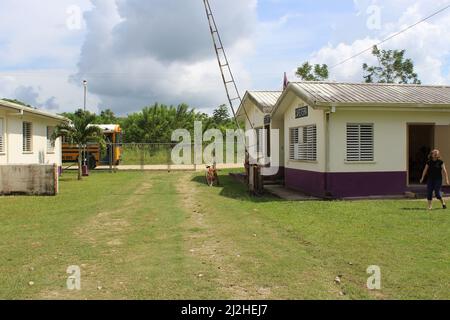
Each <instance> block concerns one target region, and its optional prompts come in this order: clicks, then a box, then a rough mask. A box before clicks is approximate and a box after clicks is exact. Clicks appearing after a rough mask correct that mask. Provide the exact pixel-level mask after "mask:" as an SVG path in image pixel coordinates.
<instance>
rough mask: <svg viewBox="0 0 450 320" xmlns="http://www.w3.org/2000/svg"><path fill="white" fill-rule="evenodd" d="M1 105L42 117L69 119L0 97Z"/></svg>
mask: <svg viewBox="0 0 450 320" xmlns="http://www.w3.org/2000/svg"><path fill="white" fill-rule="evenodd" d="M0 107H5V108H10V109H15V110H18V111H20V112H28V113H31V114H35V115H38V116H41V117H46V118H52V119H56V120H61V121H67V120H68V119H67V118H65V117H63V116H60V115H57V114H53V113H50V112H47V111H42V110H38V109H35V108H32V107H26V106H23V105H20V104H17V103H12V102H9V101H5V100H1V99H0Z"/></svg>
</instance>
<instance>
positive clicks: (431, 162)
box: [420, 150, 450, 210]
mask: <svg viewBox="0 0 450 320" xmlns="http://www.w3.org/2000/svg"><path fill="white" fill-rule="evenodd" d="M427 175H428V184H427V199H428V209H429V210H433V192H434V194H435V195H436V198H437V199H438V200H440V201H441V203H442V208H443V209H447V205H446V203H445V200H444V199H443V198H442V192H441V189H442V178H443V177H445V182H446V183H447V185H450V183H449V179H448V173H447V168H446V167H445V164H444V161H442V160H441V153H440V152H439V150H433V151H431V153H430V156H429V157H428V161H427V165H426V166H425V169H424V170H423V174H422V179H420V183H423V182H424V181H425V177H426V176H427Z"/></svg>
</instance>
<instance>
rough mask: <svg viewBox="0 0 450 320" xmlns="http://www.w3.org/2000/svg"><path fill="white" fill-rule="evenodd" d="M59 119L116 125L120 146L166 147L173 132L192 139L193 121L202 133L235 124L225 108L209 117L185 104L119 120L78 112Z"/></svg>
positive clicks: (106, 112)
mask: <svg viewBox="0 0 450 320" xmlns="http://www.w3.org/2000/svg"><path fill="white" fill-rule="evenodd" d="M86 113H87V114H86ZM62 115H63V116H65V117H67V118H69V119H70V120H72V122H74V121H76V120H77V119H80V118H86V117H89V118H90V119H91V123H94V124H119V125H120V126H121V128H122V131H123V142H124V143H169V142H171V138H172V132H173V131H174V130H176V129H186V130H188V131H190V132H191V134H192V136H193V132H194V123H195V121H201V122H202V124H203V130H205V131H206V130H208V129H212V128H214V129H219V130H221V131H223V132H225V130H227V129H237V125H236V122H235V121H234V119H233V118H232V117H231V116H230V112H229V110H228V107H227V106H226V105H221V106H219V107H218V108H216V109H215V110H214V112H213V114H212V115H208V114H206V113H202V112H198V111H196V110H195V109H194V108H192V107H190V106H189V105H187V104H180V105H178V106H172V105H165V104H159V103H155V104H153V105H151V106H148V107H144V108H143V109H142V110H141V111H139V112H134V113H131V114H129V115H127V116H123V117H120V116H117V115H116V114H115V113H114V112H113V111H112V110H110V109H106V110H103V111H101V112H100V113H99V114H94V113H90V112H88V111H87V112H84V111H83V110H81V109H80V110H77V111H75V112H73V113H67V112H66V113H63V114H62Z"/></svg>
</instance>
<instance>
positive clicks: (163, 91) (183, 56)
mask: <svg viewBox="0 0 450 320" xmlns="http://www.w3.org/2000/svg"><path fill="white" fill-rule="evenodd" d="M255 3H256V2H255V0H217V1H213V2H212V5H213V6H214V10H215V11H216V12H217V22H218V23H219V24H220V26H219V27H220V29H221V30H222V34H223V40H224V42H225V44H226V46H227V49H228V50H229V51H231V50H232V49H233V48H234V47H235V46H236V44H237V43H238V42H239V41H241V40H246V39H249V37H250V36H251V34H252V31H253V27H254V25H255V23H256V12H255V11H256V10H255ZM93 4H94V9H93V10H92V11H90V12H88V13H87V14H86V15H85V21H86V25H87V29H88V33H87V35H86V40H85V43H84V45H83V48H82V52H81V56H80V61H79V64H78V67H79V70H78V73H77V74H76V75H74V76H73V77H72V81H73V82H76V83H81V81H82V80H83V79H87V80H88V81H89V91H90V93H93V94H96V95H97V96H98V97H99V98H100V99H101V100H102V103H101V106H105V107H108V108H111V109H113V110H114V111H115V112H117V113H120V114H124V113H127V112H130V111H134V110H137V109H139V108H140V107H142V106H144V105H149V104H151V103H154V102H156V101H158V102H161V103H174V104H176V103H181V102H186V103H189V104H192V105H196V106H198V107H199V108H208V107H215V106H216V105H218V104H220V103H223V102H224V101H225V100H226V99H225V94H224V92H223V91H224V90H223V85H222V83H221V78H220V73H219V70H218V66H217V65H216V62H215V60H214V59H215V56H214V50H213V48H212V43H211V39H210V34H209V28H208V24H207V21H206V14H205V11H204V7H203V2H202V1H199V0H195V1H190V0H189V1H186V0H150V1H142V0H116V2H115V3H114V2H113V1H111V0H95V1H93ZM237 8H239V9H237ZM236 56H237V57H236V58H235V60H234V61H236V62H239V55H236ZM236 65H237V64H236Z"/></svg>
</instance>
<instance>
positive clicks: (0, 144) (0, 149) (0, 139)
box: [0, 118, 5, 153]
mask: <svg viewBox="0 0 450 320" xmlns="http://www.w3.org/2000/svg"><path fill="white" fill-rule="evenodd" d="M3 128H4V127H3V118H0V153H4V152H5V138H4V132H3Z"/></svg>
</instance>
